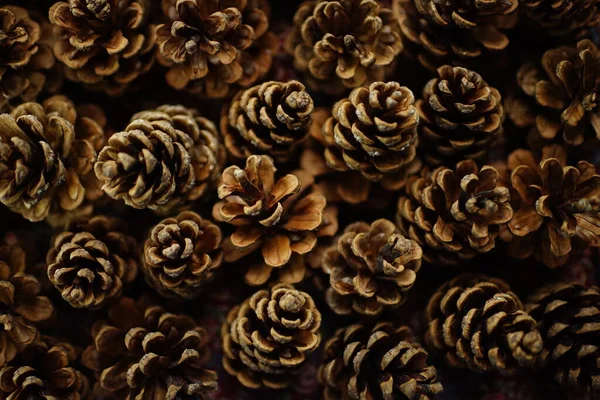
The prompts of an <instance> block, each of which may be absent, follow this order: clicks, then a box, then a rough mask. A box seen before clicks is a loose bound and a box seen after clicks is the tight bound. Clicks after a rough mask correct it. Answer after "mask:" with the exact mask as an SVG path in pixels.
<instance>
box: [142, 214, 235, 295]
mask: <svg viewBox="0 0 600 400" xmlns="http://www.w3.org/2000/svg"><path fill="white" fill-rule="evenodd" d="M221 238H222V235H221V230H220V229H219V227H218V226H216V225H215V224H213V223H212V222H210V221H209V220H206V219H202V218H201V217H200V216H199V215H198V214H196V213H194V212H191V211H184V212H182V213H180V214H179V215H177V216H176V217H172V218H167V219H164V220H162V221H160V222H159V223H158V224H156V225H155V226H154V227H153V228H152V230H151V231H150V233H149V235H148V239H146V242H145V243H144V256H143V258H142V260H143V267H144V269H143V271H144V274H145V275H146V278H147V280H148V282H149V283H150V284H151V285H152V286H153V287H154V288H155V289H156V290H157V291H158V292H159V293H160V294H162V295H163V296H167V297H182V298H185V299H193V298H195V297H196V296H198V294H200V291H201V290H202V289H203V288H205V287H206V285H207V284H209V283H210V282H212V281H213V279H214V278H215V276H216V273H217V270H218V268H219V267H220V266H221V262H222V259H223V252H222V250H221Z"/></svg>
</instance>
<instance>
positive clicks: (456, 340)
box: [425, 274, 544, 374]
mask: <svg viewBox="0 0 600 400" xmlns="http://www.w3.org/2000/svg"><path fill="white" fill-rule="evenodd" d="M426 311H427V322H428V325H429V327H428V329H427V333H426V335H425V342H426V344H427V346H428V347H429V348H431V350H432V351H434V352H436V353H439V355H440V356H443V357H444V359H445V361H446V363H447V364H448V365H449V366H451V367H455V368H465V367H468V368H470V369H472V370H474V371H479V372H488V371H498V372H502V373H505V374H512V373H516V372H518V371H519V370H522V369H525V368H529V367H531V366H532V365H533V364H534V363H535V362H536V359H537V357H538V356H539V355H540V354H541V352H542V350H543V347H544V342H543V339H542V336H541V335H540V332H539V331H538V329H537V324H536V322H535V320H534V319H533V318H532V317H531V316H530V315H529V314H527V312H525V311H524V310H523V305H522V304H521V301H520V300H519V298H518V297H517V295H515V294H514V293H513V292H512V291H511V290H510V287H509V286H508V284H506V282H504V281H503V280H501V279H497V278H489V277H487V276H484V275H470V274H463V275H459V276H457V277H456V278H454V279H452V280H450V281H448V282H446V283H445V284H443V285H442V286H441V287H440V288H439V289H438V290H437V291H436V292H435V293H434V294H433V296H432V297H431V299H430V300H429V304H428V305H427V310H426Z"/></svg>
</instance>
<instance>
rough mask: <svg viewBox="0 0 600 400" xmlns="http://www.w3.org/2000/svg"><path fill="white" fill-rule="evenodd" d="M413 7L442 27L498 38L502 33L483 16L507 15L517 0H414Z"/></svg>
mask: <svg viewBox="0 0 600 400" xmlns="http://www.w3.org/2000/svg"><path fill="white" fill-rule="evenodd" d="M414 4H415V8H416V9H417V10H418V11H419V12H420V13H421V14H422V15H423V16H425V17H426V18H427V19H429V20H430V21H432V22H434V23H436V24H438V25H440V26H444V27H451V26H456V27H458V28H462V29H475V28H478V29H477V30H476V36H480V37H488V38H493V37H495V38H498V37H499V35H502V34H501V33H500V32H497V31H496V29H495V28H494V27H493V26H492V25H488V24H485V20H484V18H485V17H489V16H492V15H507V14H510V13H512V12H513V11H515V10H516V9H517V6H518V5H519V2H518V1H517V0H492V1H488V2H478V1H460V0H450V1H439V0H414Z"/></svg>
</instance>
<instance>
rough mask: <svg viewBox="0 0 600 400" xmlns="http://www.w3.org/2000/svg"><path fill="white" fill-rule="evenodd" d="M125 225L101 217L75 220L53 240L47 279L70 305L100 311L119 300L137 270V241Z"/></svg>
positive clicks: (118, 220)
mask: <svg viewBox="0 0 600 400" xmlns="http://www.w3.org/2000/svg"><path fill="white" fill-rule="evenodd" d="M124 232H127V224H126V223H125V221H123V220H120V219H118V218H111V217H106V216H103V215H98V216H94V217H93V218H91V219H89V220H78V221H74V222H73V223H71V224H70V226H69V227H67V230H65V231H64V232H61V233H59V234H58V235H56V236H55V237H54V239H53V240H52V247H51V248H50V250H49V251H48V254H47V255H46V263H47V264H48V271H47V273H48V279H49V280H50V282H52V284H53V285H54V287H56V289H57V290H58V291H59V292H60V293H61V295H62V298H63V299H65V301H67V302H68V303H69V304H70V305H71V306H73V307H75V308H92V309H93V308H100V307H103V306H105V305H106V304H108V303H110V302H112V301H114V300H116V299H118V298H119V297H120V296H121V293H122V291H123V285H125V284H127V283H130V282H132V281H133V280H134V279H135V277H136V275H137V270H138V263H137V242H136V240H135V238H133V237H132V236H129V235H127V234H126V233H124Z"/></svg>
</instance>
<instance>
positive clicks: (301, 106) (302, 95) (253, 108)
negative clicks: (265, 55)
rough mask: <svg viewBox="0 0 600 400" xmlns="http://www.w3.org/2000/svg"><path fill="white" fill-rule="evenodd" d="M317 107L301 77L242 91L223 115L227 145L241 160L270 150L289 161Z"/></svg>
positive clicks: (279, 157)
mask: <svg viewBox="0 0 600 400" xmlns="http://www.w3.org/2000/svg"><path fill="white" fill-rule="evenodd" d="M313 108H314V104H313V100H312V97H310V94H308V93H307V92H306V91H305V88H304V85H303V84H302V83H300V82H298V81H289V82H273V81H271V82H265V83H263V84H261V85H258V86H254V87H252V88H250V89H247V90H245V91H240V92H239V93H238V94H237V95H236V96H235V97H234V98H233V100H232V102H231V104H230V105H229V106H226V107H225V108H223V112H222V115H221V133H222V134H223V137H224V140H225V146H226V148H227V150H228V151H229V154H230V155H231V156H232V157H233V158H234V159H237V160H242V159H246V157H250V156H251V155H253V154H267V155H270V156H271V157H273V158H274V159H275V161H277V162H286V161H288V160H290V159H291V158H292V157H294V156H295V151H294V150H295V149H296V148H297V146H298V144H299V143H300V142H301V141H302V140H303V139H304V138H306V136H307V134H308V127H309V126H310V124H311V117H312V112H313Z"/></svg>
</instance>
